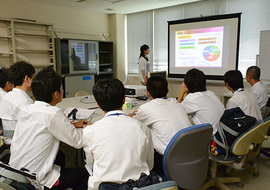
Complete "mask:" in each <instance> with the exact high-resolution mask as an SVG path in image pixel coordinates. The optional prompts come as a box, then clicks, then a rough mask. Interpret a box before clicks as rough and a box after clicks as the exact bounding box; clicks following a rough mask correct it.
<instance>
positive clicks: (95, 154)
mask: <svg viewBox="0 0 270 190" xmlns="http://www.w3.org/2000/svg"><path fill="white" fill-rule="evenodd" d="M93 95H94V97H95V99H96V102H97V105H98V107H99V108H101V109H102V110H103V111H104V112H105V116H104V118H102V119H101V120H99V121H97V122H95V123H94V124H92V125H91V126H87V127H85V128H84V130H83V143H84V151H85V156H86V163H87V168H89V172H90V177H89V180H88V189H98V187H99V185H100V183H102V182H112V183H117V184H121V183H123V182H127V181H128V180H129V179H133V180H138V179H139V177H140V174H141V173H142V172H143V173H145V174H146V175H149V174H150V170H151V169H152V167H153V163H154V149H153V144H152V138H151V133H150V130H149V129H148V128H147V127H146V126H145V125H144V124H142V123H141V122H140V121H138V120H136V119H133V118H131V117H128V116H127V115H126V114H125V113H124V112H123V111H122V106H123V103H124V102H125V89H124V85H123V84H122V82H121V81H119V80H118V79H115V78H110V79H101V80H99V81H98V82H97V83H96V84H95V85H94V87H93ZM90 168H92V170H91V169H90ZM91 173H92V174H91Z"/></svg>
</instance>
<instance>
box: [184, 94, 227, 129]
mask: <svg viewBox="0 0 270 190" xmlns="http://www.w3.org/2000/svg"><path fill="white" fill-rule="evenodd" d="M181 105H182V106H183V107H184V109H185V110H186V113H187V114H191V116H192V119H193V121H194V123H195V124H196V125H198V124H203V123H210V124H211V125H212V127H213V134H215V133H216V132H217V125H218V124H219V120H220V118H221V116H222V115H223V113H224V111H225V108H224V106H223V104H222V103H221V101H220V100H219V99H218V97H217V96H216V95H215V94H214V93H213V92H211V91H209V90H207V91H203V92H195V93H189V94H188V95H187V96H186V97H185V99H184V100H183V101H182V102H181Z"/></svg>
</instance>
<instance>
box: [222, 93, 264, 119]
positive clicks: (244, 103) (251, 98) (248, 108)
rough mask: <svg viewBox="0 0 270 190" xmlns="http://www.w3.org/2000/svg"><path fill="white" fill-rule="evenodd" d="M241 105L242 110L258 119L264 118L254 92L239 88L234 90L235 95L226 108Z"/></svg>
mask: <svg viewBox="0 0 270 190" xmlns="http://www.w3.org/2000/svg"><path fill="white" fill-rule="evenodd" d="M235 107H240V108H241V110H242V111H243V112H244V113H245V114H246V115H249V116H252V117H255V118H256V119H257V120H262V114H261V111H260V107H259V104H258V101H257V98H256V97H255V95H254V94H252V93H250V92H247V91H245V90H244V89H239V90H237V91H235V92H234V94H233V96H232V97H231V98H230V99H229V100H228V103H227V105H226V109H231V108H235Z"/></svg>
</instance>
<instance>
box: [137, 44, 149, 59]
mask: <svg viewBox="0 0 270 190" xmlns="http://www.w3.org/2000/svg"><path fill="white" fill-rule="evenodd" d="M148 49H149V46H148V45H146V44H144V45H142V46H141V48H140V51H141V53H140V57H144V59H146V60H147V61H148V57H146V56H145V55H144V51H145V50H148ZM140 57H139V58H140Z"/></svg>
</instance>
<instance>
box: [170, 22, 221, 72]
mask: <svg viewBox="0 0 270 190" xmlns="http://www.w3.org/2000/svg"><path fill="white" fill-rule="evenodd" d="M223 33H224V27H223V26H220V27H211V28H200V29H193V30H183V31H175V45H176V47H175V67H216V68H219V67H222V48H223Z"/></svg>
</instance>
